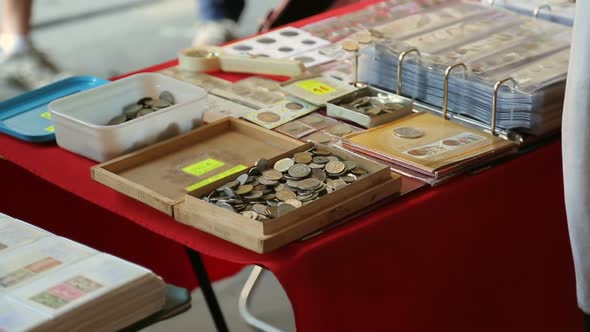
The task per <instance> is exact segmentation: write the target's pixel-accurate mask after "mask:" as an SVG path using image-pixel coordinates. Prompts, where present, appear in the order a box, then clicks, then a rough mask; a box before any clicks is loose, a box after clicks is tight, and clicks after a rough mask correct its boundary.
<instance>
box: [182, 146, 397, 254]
mask: <svg viewBox="0 0 590 332" xmlns="http://www.w3.org/2000/svg"><path fill="white" fill-rule="evenodd" d="M400 185H401V178H400V177H399V176H397V175H392V174H391V172H390V171H389V168H388V167H386V166H383V165H381V164H378V163H376V162H373V161H370V160H368V159H364V158H362V157H358V156H355V155H352V154H350V153H348V152H345V151H343V150H340V149H335V148H331V147H327V146H323V145H318V144H313V143H307V144H305V145H303V146H300V147H297V148H295V149H292V150H289V151H287V152H284V153H281V154H279V155H277V156H275V157H273V158H271V159H268V160H267V159H259V160H258V161H257V162H256V163H255V165H254V166H253V167H250V168H248V169H245V170H243V171H241V172H239V173H236V174H235V175H233V176H231V177H228V178H225V179H222V180H219V181H216V182H213V183H211V184H209V185H207V186H204V187H202V188H199V189H197V190H194V191H192V192H190V193H189V194H187V196H186V198H185V201H184V203H183V204H180V205H177V206H175V216H176V219H177V220H179V221H181V222H183V223H186V224H189V225H191V226H194V227H196V228H199V229H201V230H204V231H206V232H209V233H211V234H213V235H216V236H219V237H221V238H223V239H225V240H228V241H230V242H233V243H236V244H238V245H241V246H243V247H246V248H248V249H251V250H254V251H257V252H268V251H270V250H273V249H276V248H277V247H280V246H281V245H284V244H286V243H289V242H292V241H294V240H296V239H298V238H301V237H303V236H305V235H307V234H310V233H312V232H314V231H316V230H318V229H320V228H322V227H324V226H326V225H329V224H331V223H333V222H337V221H339V220H342V219H343V218H345V217H346V216H348V215H351V214H353V213H355V212H358V211H359V210H361V209H363V208H366V207H368V206H369V205H371V204H374V203H375V202H377V201H379V200H382V199H384V198H386V197H388V196H391V195H393V194H395V193H398V192H399V190H400Z"/></svg>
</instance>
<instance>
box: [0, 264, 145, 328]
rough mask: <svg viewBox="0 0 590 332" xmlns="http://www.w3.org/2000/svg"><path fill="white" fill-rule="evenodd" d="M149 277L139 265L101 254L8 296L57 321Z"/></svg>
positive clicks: (15, 290)
mask: <svg viewBox="0 0 590 332" xmlns="http://www.w3.org/2000/svg"><path fill="white" fill-rule="evenodd" d="M149 273H150V272H149V271H148V270H146V269H144V268H141V267H139V266H137V265H134V264H131V263H128V262H125V261H123V260H120V259H118V258H116V257H114V256H110V255H108V254H103V253H100V254H97V255H93V256H91V257H89V258H88V259H85V260H82V261H80V262H78V263H75V264H73V265H70V266H68V267H66V268H63V269H60V270H57V271H55V273H51V274H49V275H47V276H45V277H43V278H41V279H38V280H36V282H35V283H33V284H29V285H25V286H22V287H17V288H15V289H14V290H12V291H11V293H10V294H9V295H8V296H9V297H11V298H13V299H15V300H17V301H19V302H21V303H25V304H26V305H28V306H30V307H32V308H34V309H35V310H38V311H39V312H41V313H43V314H47V315H50V316H51V317H53V318H55V317H58V316H59V315H60V314H63V313H65V312H67V311H69V310H72V309H74V308H75V307H79V306H80V305H82V304H83V303H85V302H89V301H91V300H93V299H95V298H97V297H99V296H100V295H103V294H105V293H108V292H112V291H114V290H115V289H116V288H119V287H121V286H124V285H125V284H129V283H132V282H133V281H135V280H139V279H141V278H142V277H145V276H147V275H148V274H149ZM72 288H74V289H76V290H77V291H74V290H73V289H72Z"/></svg>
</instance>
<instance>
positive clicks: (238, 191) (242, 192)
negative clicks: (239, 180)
mask: <svg viewBox="0 0 590 332" xmlns="http://www.w3.org/2000/svg"><path fill="white" fill-rule="evenodd" d="M252 190H254V187H253V186H251V185H249V184H246V185H242V186H239V187H238V189H236V194H238V195H245V194H247V193H249V192H251V191H252Z"/></svg>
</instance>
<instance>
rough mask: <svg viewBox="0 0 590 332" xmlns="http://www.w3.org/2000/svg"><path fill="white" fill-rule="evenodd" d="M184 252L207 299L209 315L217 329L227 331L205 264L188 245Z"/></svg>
mask: <svg viewBox="0 0 590 332" xmlns="http://www.w3.org/2000/svg"><path fill="white" fill-rule="evenodd" d="M186 252H187V254H188V257H189V259H190V261H191V265H192V267H193V271H194V272H195V275H196V276H197V279H198V280H199V285H200V286H201V290H202V291H203V295H204V296H205V301H207V306H208V307H209V311H210V312H211V317H213V321H214V322H215V327H216V328H217V331H219V332H227V331H229V329H228V328H227V324H226V322H225V318H224V317H223V312H221V307H219V302H217V297H216V296H215V292H214V291H213V287H212V286H211V280H210V279H209V275H208V274H207V270H206V269H205V265H204V264H203V260H202V259H201V255H200V254H199V253H198V252H196V251H194V250H193V249H191V248H188V247H187V248H186Z"/></svg>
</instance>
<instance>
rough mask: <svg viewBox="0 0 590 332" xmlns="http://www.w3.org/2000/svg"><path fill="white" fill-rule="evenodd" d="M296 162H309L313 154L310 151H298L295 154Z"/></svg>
mask: <svg viewBox="0 0 590 332" xmlns="http://www.w3.org/2000/svg"><path fill="white" fill-rule="evenodd" d="M293 157H294V158H295V162H296V163H298V164H309V163H310V162H311V160H312V158H313V155H312V154H311V153H309V152H298V153H296V154H295V155H293Z"/></svg>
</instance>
